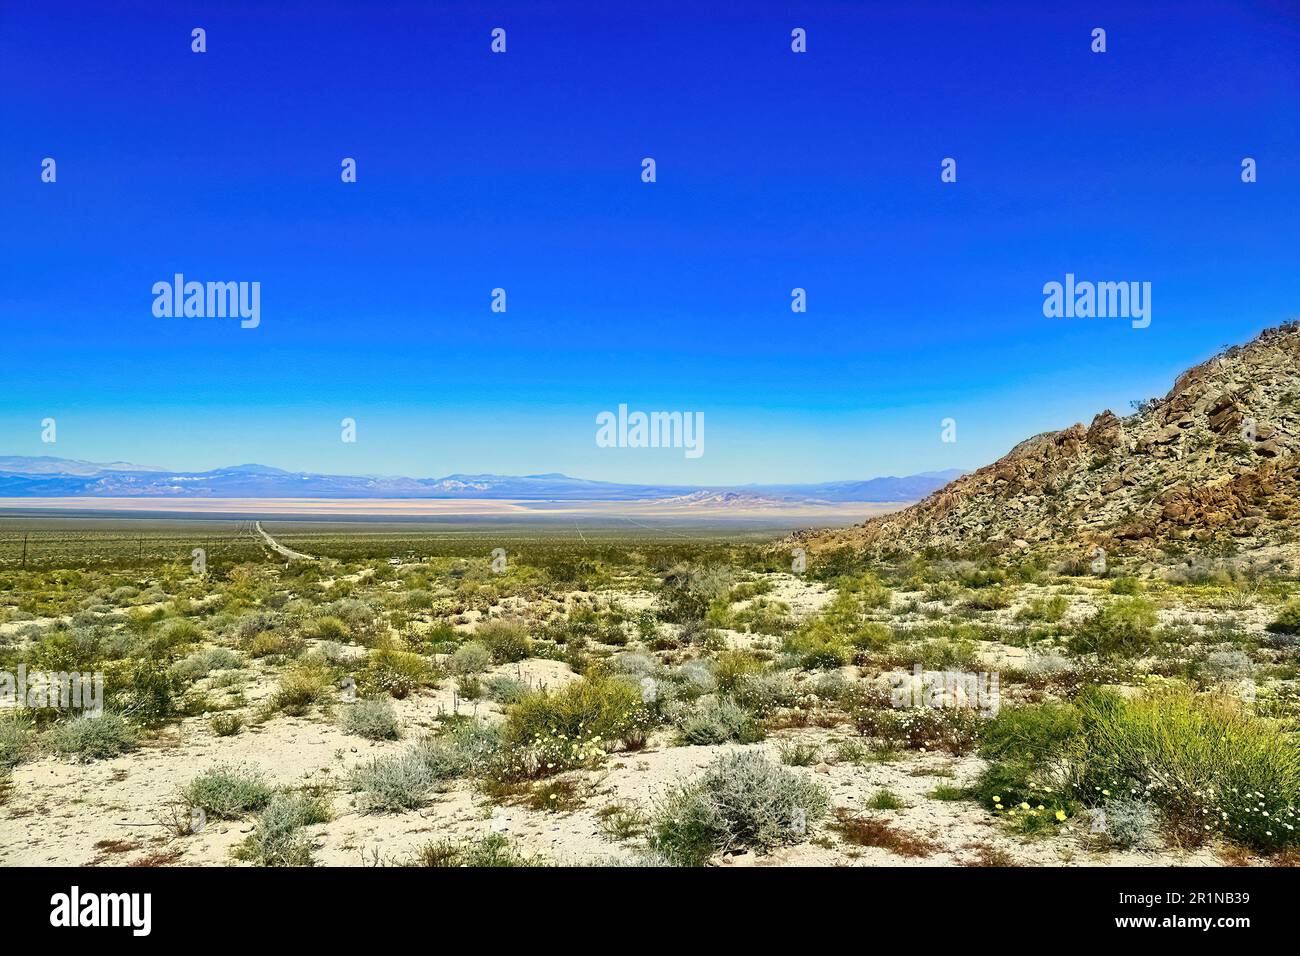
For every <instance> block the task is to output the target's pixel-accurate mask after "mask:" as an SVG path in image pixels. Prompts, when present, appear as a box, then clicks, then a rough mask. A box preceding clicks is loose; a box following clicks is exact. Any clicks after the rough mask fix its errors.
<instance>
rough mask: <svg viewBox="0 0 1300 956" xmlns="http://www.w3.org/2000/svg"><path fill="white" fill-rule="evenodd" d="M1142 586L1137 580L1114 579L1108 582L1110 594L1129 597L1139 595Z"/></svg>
mask: <svg viewBox="0 0 1300 956" xmlns="http://www.w3.org/2000/svg"><path fill="white" fill-rule="evenodd" d="M1141 591H1142V584H1141V582H1139V581H1138V579H1137V578H1115V579H1113V580H1112V581H1111V582H1110V593H1111V594H1124V595H1128V596H1129V597H1133V596H1134V595H1137V594H1140V593H1141Z"/></svg>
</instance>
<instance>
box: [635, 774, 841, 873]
mask: <svg viewBox="0 0 1300 956" xmlns="http://www.w3.org/2000/svg"><path fill="white" fill-rule="evenodd" d="M829 803H830V800H829V796H828V795H827V792H826V789H825V788H824V787H822V786H820V785H818V784H816V783H813V782H811V781H809V780H807V779H806V778H804V777H803V776H801V775H800V774H799V773H798V772H796V771H793V770H788V769H786V768H785V767H782V766H781V765H780V764H775V763H772V762H771V761H769V760H767V759H766V758H765V757H764V756H763V755H762V754H759V753H756V752H753V751H744V750H742V751H739V752H736V753H731V754H725V755H723V756H721V757H719V758H718V759H717V760H715V761H714V762H713V763H711V764H709V766H707V767H706V768H705V769H704V770H703V771H701V773H700V775H699V776H697V777H696V778H695V779H693V780H690V781H688V782H687V783H686V784H684V785H683V786H681V787H678V788H675V789H674V790H672V791H670V792H669V793H668V795H667V796H666V797H665V798H664V800H663V801H662V802H661V803H660V804H659V805H658V806H657V807H656V809H655V813H654V816H653V819H652V821H651V826H650V847H651V849H652V850H654V851H655V852H656V853H658V854H659V855H660V856H661V857H663V858H664V859H665V860H667V861H668V862H670V863H673V864H676V865H679V866H702V865H703V864H705V863H707V862H708V860H709V859H710V858H711V857H712V856H714V855H715V854H717V853H721V852H725V851H727V850H731V849H736V848H739V847H748V848H750V849H753V850H755V851H757V852H765V851H769V850H772V849H774V848H775V847H778V846H783V845H787V844H794V843H800V842H802V841H804V840H806V839H807V838H808V831H809V829H810V828H811V826H812V825H813V824H814V823H815V822H816V821H817V820H820V819H821V818H822V817H823V816H825V814H826V810H827V807H828V806H829Z"/></svg>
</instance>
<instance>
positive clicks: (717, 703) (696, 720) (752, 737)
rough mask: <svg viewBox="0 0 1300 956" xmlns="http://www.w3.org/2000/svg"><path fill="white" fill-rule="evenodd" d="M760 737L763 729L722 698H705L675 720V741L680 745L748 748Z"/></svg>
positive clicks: (750, 717) (751, 718)
mask: <svg viewBox="0 0 1300 956" xmlns="http://www.w3.org/2000/svg"><path fill="white" fill-rule="evenodd" d="M763 737H764V734H763V728H762V727H761V726H760V725H759V724H758V722H757V721H755V720H754V718H753V717H752V716H750V714H749V712H748V711H746V710H744V709H743V708H741V707H740V706H738V705H737V704H735V703H733V702H732V701H730V700H727V699H725V698H724V699H722V700H718V699H716V698H712V699H709V698H706V699H705V700H704V701H703V702H701V703H700V705H699V706H697V707H694V708H692V709H690V710H688V711H686V712H685V713H684V714H682V716H681V717H679V718H678V720H677V741H678V743H680V744H683V745H695V746H710V745H713V744H725V743H728V742H729V741H735V742H736V743H742V744H752V743H756V742H757V741H760V740H762V739H763Z"/></svg>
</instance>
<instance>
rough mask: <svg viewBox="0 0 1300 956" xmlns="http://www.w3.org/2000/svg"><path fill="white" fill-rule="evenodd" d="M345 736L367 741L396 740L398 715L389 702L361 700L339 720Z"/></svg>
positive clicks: (345, 711) (344, 712) (349, 708)
mask: <svg viewBox="0 0 1300 956" xmlns="http://www.w3.org/2000/svg"><path fill="white" fill-rule="evenodd" d="M339 723H340V724H341V725H342V727H343V732H344V733H345V734H352V735H353V736H354V737H364V738H366V739H367V740H396V739H397V736H398V733H397V713H396V712H395V711H394V710H393V705H392V704H390V703H389V702H388V701H387V700H384V699H377V700H359V701H357V702H356V703H355V704H353V705H352V706H350V707H348V708H347V709H346V710H344V711H343V715H342V717H341V718H340V720H339Z"/></svg>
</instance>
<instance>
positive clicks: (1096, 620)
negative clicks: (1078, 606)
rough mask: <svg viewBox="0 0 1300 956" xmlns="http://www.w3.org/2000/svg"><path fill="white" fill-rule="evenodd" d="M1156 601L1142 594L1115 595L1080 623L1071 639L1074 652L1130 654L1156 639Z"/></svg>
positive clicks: (1141, 650)
mask: <svg viewBox="0 0 1300 956" xmlns="http://www.w3.org/2000/svg"><path fill="white" fill-rule="evenodd" d="M1157 620H1158V618H1157V616H1156V609H1155V605H1153V604H1152V603H1151V602H1150V601H1148V600H1146V599H1145V598H1140V597H1131V598H1117V599H1116V600H1114V601H1112V602H1111V603H1110V604H1107V605H1106V606H1105V607H1104V608H1102V609H1101V610H1099V611H1097V613H1095V614H1094V615H1093V616H1092V617H1090V618H1089V619H1088V620H1087V621H1085V622H1084V623H1083V624H1082V625H1080V627H1079V630H1078V632H1077V633H1075V634H1074V636H1073V637H1072V638H1071V640H1070V648H1071V650H1073V651H1075V652H1076V653H1081V654H1087V653H1094V654H1098V655H1100V656H1102V657H1112V656H1132V655H1136V654H1140V653H1142V652H1143V651H1146V650H1147V649H1149V648H1150V647H1151V646H1152V644H1154V643H1155V626H1156V621H1157Z"/></svg>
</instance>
